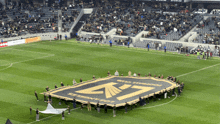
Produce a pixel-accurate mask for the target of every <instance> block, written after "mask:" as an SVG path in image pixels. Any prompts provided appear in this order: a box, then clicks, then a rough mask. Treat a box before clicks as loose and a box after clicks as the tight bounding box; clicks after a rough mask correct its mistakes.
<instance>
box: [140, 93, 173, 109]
mask: <svg viewBox="0 0 220 124" xmlns="http://www.w3.org/2000/svg"><path fill="white" fill-rule="evenodd" d="M175 94H176V92H175ZM176 98H177V94H176V97H175V98H174V99H172V100H171V101H169V102H167V103H163V104H160V105H155V106H149V107H141V108H138V109H147V108H154V107H158V106H162V105H166V104H169V103H171V102H173V101H174V100H175V99H176Z"/></svg>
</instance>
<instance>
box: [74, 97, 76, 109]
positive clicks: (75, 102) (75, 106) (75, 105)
mask: <svg viewBox="0 0 220 124" xmlns="http://www.w3.org/2000/svg"><path fill="white" fill-rule="evenodd" d="M73 108H74V109H75V108H76V99H75V98H74V99H73Z"/></svg>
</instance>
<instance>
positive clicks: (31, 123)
mask: <svg viewBox="0 0 220 124" xmlns="http://www.w3.org/2000/svg"><path fill="white" fill-rule="evenodd" d="M78 108H80V107H78ZM78 108H76V109H78ZM76 109H71V110H70V111H73V110H76ZM65 112H67V111H65ZM58 115H59V114H58ZM54 116H56V115H52V116H49V117H46V118H42V119H40V121H42V120H45V119H48V118H52V117H54ZM35 122H37V121H32V122H30V123H27V124H33V123H35Z"/></svg>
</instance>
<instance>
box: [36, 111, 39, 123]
mask: <svg viewBox="0 0 220 124" xmlns="http://www.w3.org/2000/svg"><path fill="white" fill-rule="evenodd" d="M36 121H40V120H39V110H38V108H37V110H36Z"/></svg>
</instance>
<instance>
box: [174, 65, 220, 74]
mask: <svg viewBox="0 0 220 124" xmlns="http://www.w3.org/2000/svg"><path fill="white" fill-rule="evenodd" d="M217 65H220V63H219V64H215V65H211V66H208V67H205V68H202V69H199V70H196V71H192V72H189V73H185V74H182V75H179V76H176V77H182V76H185V75H188V74H192V73H195V72H198V71H202V70H205V69H208V68H211V67H214V66H217Z"/></svg>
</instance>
